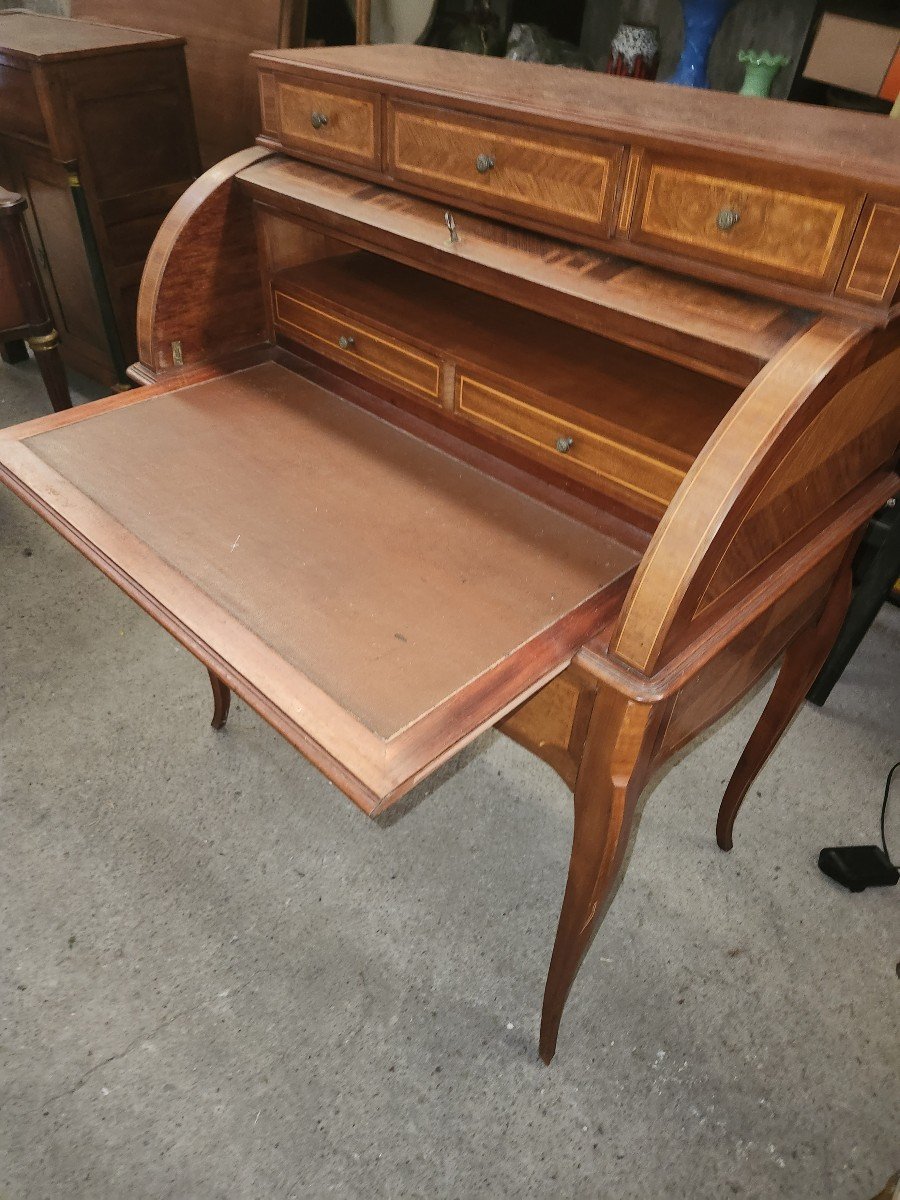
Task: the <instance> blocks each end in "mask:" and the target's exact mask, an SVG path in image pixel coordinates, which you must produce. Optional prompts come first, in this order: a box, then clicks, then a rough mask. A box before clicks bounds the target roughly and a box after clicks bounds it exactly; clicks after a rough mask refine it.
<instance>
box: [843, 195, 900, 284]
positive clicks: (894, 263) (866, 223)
mask: <svg viewBox="0 0 900 1200" xmlns="http://www.w3.org/2000/svg"><path fill="white" fill-rule="evenodd" d="M898 284H900V208H898V207H896V206H895V205H892V204H879V203H872V202H869V203H867V205H866V208H865V210H864V212H863V215H862V219H861V220H860V224H859V229H858V230H857V233H856V237H855V238H854V239H853V245H852V246H851V247H850V254H849V255H848V257H847V265H846V266H845V268H844V271H843V273H842V275H841V281H840V284H839V290H840V291H842V292H843V293H844V295H846V296H851V297H853V298H857V299H861V300H875V301H881V300H887V301H888V302H890V301H891V300H892V299H893V297H894V294H895V293H896V291H897V287H898Z"/></svg>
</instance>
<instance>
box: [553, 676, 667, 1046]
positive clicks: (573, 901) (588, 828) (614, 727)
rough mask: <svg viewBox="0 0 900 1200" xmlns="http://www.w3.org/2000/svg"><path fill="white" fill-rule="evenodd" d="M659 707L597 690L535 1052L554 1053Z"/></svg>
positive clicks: (616, 867)
mask: <svg viewBox="0 0 900 1200" xmlns="http://www.w3.org/2000/svg"><path fill="white" fill-rule="evenodd" d="M660 709H661V706H659V705H656V706H654V705H647V704H638V703H636V702H634V701H631V700H628V699H626V698H625V697H624V696H619V695H618V694H617V693H615V692H613V691H611V690H609V689H607V688H604V687H601V689H600V691H599V692H598V693H597V699H596V700H595V702H594V709H593V712H592V714H591V721H590V727H589V729H588V735H587V740H586V742H585V748H584V755H583V757H582V760H581V766H580V768H579V771H578V780H577V783H576V785H575V830H574V835H573V838H572V857H571V861H570V863H569V877H568V881H567V882H566V892H565V897H564V898H563V905H562V912H561V913H560V917H559V927H558V929H557V932H556V942H555V944H554V946H553V956H552V958H551V960H550V971H549V974H548V976H547V985H546V988H545V990H544V1006H543V1012H542V1014H541V1039H540V1055H541V1058H542V1059H543V1060H544V1062H545V1063H549V1062H550V1060H551V1059H552V1058H553V1055H554V1054H555V1053H556V1038H557V1034H558V1032H559V1023H560V1019H561V1018H562V1013H563V1008H564V1006H565V1003H566V998H567V996H568V994H569V989H570V988H571V986H572V982H573V981H574V979H575V975H576V973H577V971H578V968H579V966H580V965H581V960H582V959H583V958H584V955H585V954H586V952H587V950H588V947H589V946H590V944H591V940H592V938H593V935H594V933H595V931H596V929H597V927H598V925H599V923H600V918H601V917H602V915H603V912H604V910H605V906H606V904H607V903H608V901H609V900H610V899H611V897H612V894H613V892H614V890H615V885H616V882H617V880H618V877H619V874H620V872H621V868H622V862H623V859H624V856H625V850H626V848H627V845H628V838H629V834H630V832H631V827H632V822H633V818H634V810H635V806H636V804H637V800H638V797H639V795H640V792H641V789H642V788H643V785H644V782H645V780H646V777H647V770H648V764H649V758H650V752H651V751H652V748H653V739H654V735H655V732H656V728H657V726H658V722H659V716H660Z"/></svg>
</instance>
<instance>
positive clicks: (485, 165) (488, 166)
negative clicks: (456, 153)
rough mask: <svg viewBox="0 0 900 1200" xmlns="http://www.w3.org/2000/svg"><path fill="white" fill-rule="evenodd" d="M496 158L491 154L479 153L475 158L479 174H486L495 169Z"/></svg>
mask: <svg viewBox="0 0 900 1200" xmlns="http://www.w3.org/2000/svg"><path fill="white" fill-rule="evenodd" d="M494 165H495V164H494V159H493V157H492V156H491V155H490V154H479V155H478V157H477V158H476V159H475V170H476V171H477V172H478V174H479V175H486V174H487V173H488V171H493V169H494Z"/></svg>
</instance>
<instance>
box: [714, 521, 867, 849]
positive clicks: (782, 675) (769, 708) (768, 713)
mask: <svg viewBox="0 0 900 1200" xmlns="http://www.w3.org/2000/svg"><path fill="white" fill-rule="evenodd" d="M855 544H856V543H855V542H854V548H855ZM852 588H853V571H852V555H850V554H848V555H847V557H846V558H845V559H844V562H843V564H842V565H841V569H840V571H839V572H838V574H837V576H836V578H835V582H834V584H833V586H832V589H831V591H830V593H829V595H828V599H827V601H826V602H825V607H824V609H823V610H822V614H821V616H820V617H819V619H818V620H817V621H816V622H814V623H813V624H812V625H807V626H806V627H805V629H803V630H801V632H800V633H798V634H797V636H796V637H795V638H794V640H793V641H792V642H791V644H790V645H789V646H788V648H787V652H786V654H785V656H784V661H783V662H782V664H781V670H780V671H779V672H778V678H777V679H776V680H775V686H774V688H773V689H772V694H771V695H770V696H769V699H768V702H767V704H766V707H765V708H764V709H763V711H762V715H761V716H760V718H759V720H758V721H757V723H756V728H755V729H754V730H753V733H752V734H751V735H750V740H749V741H748V742H747V745H746V746H745V747H744V753H743V754H742V755H741V757H740V759H739V760H738V764H737V766H736V767H735V769H734V774H733V775H732V776H731V779H730V780H729V783H728V787H727V788H726V789H725V795H724V796H723V797H722V804H721V806H720V808H719V816H718V820H717V821H716V841H717V842H718V844H719V846H720V848H721V849H722V850H730V849H731V847H732V845H733V841H732V831H733V829H734V822H735V818H736V817H737V815H738V812H739V810H740V807H741V805H742V804H743V802H744V797H745V796H746V795H747V792H748V791H749V789H750V785H751V784H752V783H753V780H754V779H755V778H756V776H757V775H758V774H759V772H760V771H761V770H762V768H763V766H764V765H765V763H766V759H767V758H768V757H769V755H770V754H771V753H772V751H773V750H774V749H775V747H776V746H777V745H778V743H779V741H780V740H781V736H782V734H783V733H784V732H785V730H786V729H787V727H788V725H790V723H791V721H792V720H793V718H794V715H795V713H796V712H797V709H798V708H799V707H800V705H801V703H802V702H803V697H804V696H805V695H806V693H807V691H808V690H809V688H810V685H811V684H812V682H813V680H814V679H815V677H816V676H817V675H818V673H819V671H820V670H821V669H822V664H823V663H824V662H825V659H826V658H827V657H828V654H829V652H830V650H831V647H832V644H833V643H834V639H835V638H836V637H837V635H838V632H839V631H840V628H841V625H842V624H843V621H844V617H845V616H846V613H847V608H848V606H849V604H850V595H851V592H852Z"/></svg>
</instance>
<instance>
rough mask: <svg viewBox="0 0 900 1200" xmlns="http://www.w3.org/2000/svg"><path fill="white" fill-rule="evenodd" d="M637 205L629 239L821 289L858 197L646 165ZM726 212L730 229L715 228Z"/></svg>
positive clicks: (836, 262) (840, 252)
mask: <svg viewBox="0 0 900 1200" xmlns="http://www.w3.org/2000/svg"><path fill="white" fill-rule="evenodd" d="M640 190H641V189H640V188H639V192H640ZM639 204H640V210H639V211H640V215H639V216H637V217H636V218H635V220H634V221H633V222H632V229H631V236H632V237H633V238H634V239H635V240H636V241H641V242H648V243H652V244H654V245H659V246H662V247H665V248H669V249H680V250H682V251H684V250H685V249H688V251H689V252H691V253H694V254H695V255H697V256H698V257H702V258H707V259H710V260H712V261H720V262H723V263H728V262H730V263H733V264H734V265H735V266H741V267H743V268H744V269H745V270H750V271H754V272H758V273H761V274H765V273H769V274H771V272H772V270H773V269H775V270H779V271H782V272H784V273H785V274H788V275H790V276H791V277H792V278H793V279H795V280H797V281H799V282H803V283H805V284H806V285H808V286H809V285H812V286H816V287H824V286H826V285H827V284H828V283H830V282H831V281H832V280H833V278H834V276H835V274H836V273H837V270H838V268H839V266H840V263H841V261H842V260H843V256H844V253H845V251H846V247H847V243H848V242H849V238H850V234H851V232H852V229H853V223H854V222H855V220H856V217H857V215H858V213H859V208H860V205H861V197H853V196H850V195H846V196H829V195H828V194H827V193H825V194H817V195H812V194H806V193H803V192H800V191H796V192H795V191H786V190H784V189H781V188H776V187H770V186H768V185H766V184H758V183H755V182H751V181H750V180H749V179H742V178H739V177H736V176H735V177H730V178H729V177H727V176H722V175H712V174H706V173H704V172H702V171H700V170H696V171H694V170H687V169H685V168H683V167H682V166H680V165H676V164H671V165H669V164H666V163H660V162H650V163H649V164H648V166H647V169H646V171H645V174H644V181H643V200H642V202H640V201H639ZM725 213H734V214H736V217H737V219H736V220H735V223H734V224H733V226H732V227H731V228H729V229H722V228H720V227H719V225H718V223H717V222H718V218H719V215H720V214H725Z"/></svg>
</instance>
